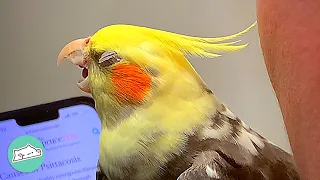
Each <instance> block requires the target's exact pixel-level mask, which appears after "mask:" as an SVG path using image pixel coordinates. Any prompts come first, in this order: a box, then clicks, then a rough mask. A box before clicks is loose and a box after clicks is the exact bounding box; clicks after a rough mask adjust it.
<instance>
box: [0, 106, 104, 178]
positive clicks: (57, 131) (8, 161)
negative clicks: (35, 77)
mask: <svg viewBox="0 0 320 180" xmlns="http://www.w3.org/2000/svg"><path fill="white" fill-rule="evenodd" d="M100 130H101V123H100V119H99V117H98V114H97V113H96V111H95V110H94V108H92V107H91V106H89V105H81V104H80V105H74V106H69V107H66V108H62V109H59V118H57V119H54V120H49V121H44V122H40V123H36V124H31V125H27V126H20V125H18V124H17V122H16V120H14V119H8V120H4V121H0V180H91V179H92V180H93V179H95V173H96V169H97V162H98V157H99V134H100ZM22 136H32V137H34V138H36V139H38V140H39V143H40V142H41V145H42V147H43V152H42V151H41V150H39V149H37V148H38V147H36V145H34V144H32V143H31V145H33V146H26V142H25V143H24V144H23V143H22V144H21V143H20V145H17V143H16V144H15V145H16V146H21V147H15V148H17V149H15V150H14V151H12V150H9V149H10V148H9V146H11V144H12V142H13V141H14V140H15V139H16V138H20V137H22ZM28 143H29V142H28ZM18 144H19V143H18ZM41 145H40V146H41ZM10 153H12V155H9V154H10ZM31 153H35V154H37V156H38V157H40V156H42V157H43V160H42V162H41V165H40V166H39V167H38V168H37V169H36V170H34V171H32V172H22V171H19V170H17V168H14V167H13V165H12V164H13V162H14V161H15V160H16V161H20V162H19V163H22V160H23V161H24V162H27V160H28V158H30V157H31V158H32V157H37V156H32V155H30V154H31ZM33 155H34V154H33ZM26 157H27V158H26ZM23 158H24V159H23ZM25 159H26V160H25ZM34 159H36V158H34ZM38 159H40V158H38ZM34 161H35V160H34ZM19 168H22V169H26V168H29V166H26V165H23V164H22V165H21V166H20V167H19Z"/></svg>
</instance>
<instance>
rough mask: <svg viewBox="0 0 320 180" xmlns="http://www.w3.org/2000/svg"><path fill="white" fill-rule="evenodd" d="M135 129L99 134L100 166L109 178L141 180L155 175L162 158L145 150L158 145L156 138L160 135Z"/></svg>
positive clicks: (114, 179) (149, 150)
mask: <svg viewBox="0 0 320 180" xmlns="http://www.w3.org/2000/svg"><path fill="white" fill-rule="evenodd" d="M137 129H138V128H137ZM137 129H136V130H135V131H132V130H130V129H129V130H130V132H128V131H122V130H121V129H118V130H117V131H112V132H111V131H104V130H103V131H102V132H101V135H100V157H99V164H100V168H101V170H102V171H103V173H105V174H106V175H107V177H108V176H109V178H110V179H112V180H117V179H119V180H120V179H128V180H135V179H139V180H144V179H153V178H151V177H154V176H156V175H157V174H158V172H159V169H160V167H161V164H162V163H163V161H161V160H159V157H162V155H160V154H157V152H156V150H155V149H152V148H146V147H150V145H151V144H157V142H156V141H155V138H156V137H157V136H158V135H157V134H160V133H159V132H158V133H156V132H151V131H148V130H147V129H145V130H143V129H140V130H139V129H138V131H140V132H137Z"/></svg>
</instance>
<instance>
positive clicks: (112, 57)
mask: <svg viewBox="0 0 320 180" xmlns="http://www.w3.org/2000/svg"><path fill="white" fill-rule="evenodd" d="M120 60H121V58H120V56H119V55H118V54H117V53H116V52H115V51H106V52H104V53H102V55H101V56H100V58H99V60H98V64H99V65H101V66H102V67H107V66H111V65H113V64H115V63H117V62H120Z"/></svg>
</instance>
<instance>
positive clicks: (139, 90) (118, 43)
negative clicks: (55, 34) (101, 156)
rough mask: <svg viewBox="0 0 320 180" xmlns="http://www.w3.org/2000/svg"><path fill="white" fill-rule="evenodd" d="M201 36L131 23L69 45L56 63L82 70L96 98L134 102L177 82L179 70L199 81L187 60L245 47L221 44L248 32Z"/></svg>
mask: <svg viewBox="0 0 320 180" xmlns="http://www.w3.org/2000/svg"><path fill="white" fill-rule="evenodd" d="M255 24H256V23H254V24H252V25H251V26H250V27H249V28H247V29H245V30H244V31H241V32H239V33H237V34H234V35H230V36H225V37H218V38H200V37H192V36H187V35H180V34H176V33H171V32H166V31H161V30H156V29H151V28H146V27H139V26H133V25H111V26H107V27H105V28H102V29H100V30H99V31H97V32H96V33H95V34H94V35H93V36H92V37H88V38H84V39H78V40H75V41H72V42H70V43H69V44H67V45H66V46H65V47H64V48H63V49H62V50H61V52H60V54H59V58H58V65H59V64H60V62H61V61H62V60H63V59H65V58H67V59H69V60H71V62H72V63H73V64H75V65H78V66H80V67H81V68H83V77H84V78H85V79H84V80H82V81H81V82H79V83H78V86H79V88H80V89H81V90H83V91H85V92H88V93H91V94H92V95H94V96H96V97H97V96H99V94H101V93H103V94H107V96H108V97H109V98H112V99H114V100H116V101H118V102H121V103H124V104H136V103H141V102H142V101H144V100H146V99H148V98H150V97H152V96H153V94H154V93H155V92H157V93H159V92H161V91H164V89H165V88H167V87H169V86H170V85H172V84H174V82H175V78H184V77H179V76H177V75H178V74H179V75H181V72H183V73H188V74H190V77H192V78H194V79H196V80H197V81H199V82H200V81H201V79H200V78H199V76H198V75H197V73H196V72H195V71H194V69H193V67H192V66H191V64H190V63H189V62H188V60H187V59H186V56H200V57H217V56H219V53H222V52H228V51H235V50H240V49H243V48H245V47H246V46H247V44H243V45H235V44H236V43H238V42H239V41H233V42H228V43H223V41H226V40H230V39H233V38H235V37H237V36H239V35H241V34H243V33H245V32H247V31H248V30H249V29H250V28H251V27H253V26H254V25H255Z"/></svg>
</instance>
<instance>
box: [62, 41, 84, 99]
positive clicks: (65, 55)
mask: <svg viewBox="0 0 320 180" xmlns="http://www.w3.org/2000/svg"><path fill="white" fill-rule="evenodd" d="M89 41H90V37H89V38H82V39H76V40H74V41H71V42H69V43H68V44H67V45H65V46H64V47H63V48H62V49H61V51H60V53H59V56H58V60H57V66H59V65H60V63H61V62H62V61H63V60H64V59H67V60H70V61H71V63H72V64H74V65H77V66H79V67H81V68H83V70H82V76H83V78H84V79H83V80H80V81H79V82H78V83H77V85H78V87H79V88H80V89H81V90H82V91H84V92H86V93H90V89H89V83H88V70H87V69H86V67H87V65H88V60H87V59H86V58H85V55H84V52H83V49H84V47H85V46H86V45H87V44H88V43H89Z"/></svg>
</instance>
